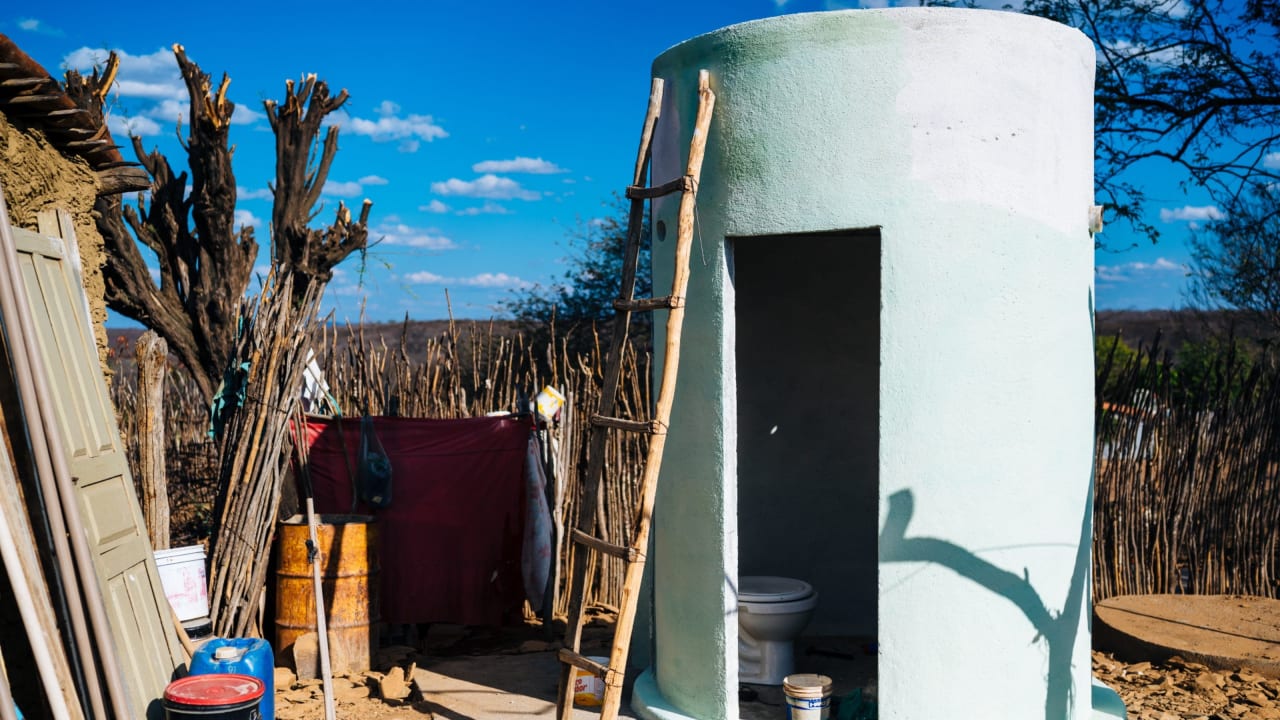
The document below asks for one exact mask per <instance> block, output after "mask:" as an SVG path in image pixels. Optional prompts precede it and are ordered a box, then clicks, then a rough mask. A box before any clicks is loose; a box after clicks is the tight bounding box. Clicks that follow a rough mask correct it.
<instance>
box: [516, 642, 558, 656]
mask: <svg viewBox="0 0 1280 720" xmlns="http://www.w3.org/2000/svg"><path fill="white" fill-rule="evenodd" d="M550 649H551V643H549V642H547V641H546V640H525V641H524V642H522V643H520V649H519V650H518V652H521V653H536V652H546V651H548V650H550Z"/></svg>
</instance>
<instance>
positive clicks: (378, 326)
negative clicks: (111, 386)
mask: <svg viewBox="0 0 1280 720" xmlns="http://www.w3.org/2000/svg"><path fill="white" fill-rule="evenodd" d="M1233 325H1234V327H1235V335H1236V337H1239V338H1244V339H1249V340H1256V339H1259V338H1263V337H1267V336H1268V335H1269V334H1273V333H1270V332H1269V331H1268V329H1267V328H1266V327H1265V326H1262V325H1260V324H1258V323H1256V322H1252V321H1250V320H1249V319H1247V318H1246V317H1245V316H1244V315H1243V314H1242V313H1232V312H1224V311H1218V312H1203V311H1199V310H1099V311H1098V312H1097V314H1096V315H1095V317H1094V327H1095V330H1096V332H1097V334H1098V336H1099V337H1104V336H1111V335H1115V334H1117V333H1119V334H1120V336H1121V337H1122V338H1124V341H1125V342H1126V343H1128V344H1129V345H1130V346H1131V347H1135V348H1136V347H1139V346H1142V347H1147V348H1149V347H1151V344H1152V343H1153V342H1155V340H1156V337H1157V336H1159V338H1160V347H1161V348H1163V349H1165V350H1170V351H1176V350H1177V349H1178V348H1179V347H1182V344H1183V343H1184V342H1188V341H1190V342H1200V341H1203V340H1205V339H1206V338H1209V337H1214V336H1225V335H1227V333H1228V332H1230V330H1231V328H1232V326H1233ZM455 326H456V328H457V331H458V334H459V336H461V337H465V336H467V335H470V334H471V333H472V332H476V333H480V334H485V335H487V334H489V333H491V332H492V333H493V334H495V335H499V336H504V337H511V336H513V335H515V334H516V333H517V332H518V328H517V326H516V323H515V322H514V321H511V320H492V321H490V320H459V321H457V322H456V323H455ZM448 329H449V321H448V320H411V321H409V322H408V323H404V322H388V323H365V325H364V326H363V327H361V326H356V325H353V326H350V327H348V326H346V325H339V326H338V328H337V332H338V336H337V343H338V346H339V347H340V348H341V347H346V344H347V342H348V339H349V337H350V335H351V334H352V333H355V334H357V336H358V335H359V334H360V333H363V335H364V339H365V341H366V342H372V343H380V342H385V343H386V344H387V346H388V347H393V348H394V347H398V346H399V344H400V338H401V337H402V336H403V337H404V338H405V351H406V352H407V353H408V354H409V357H410V358H420V357H421V356H422V353H423V352H425V350H426V347H427V341H428V340H430V339H431V338H440V337H443V336H444V334H445V333H446V332H447V331H448ZM141 334H142V330H141V329H139V328H107V337H109V338H110V341H111V345H112V347H113V348H115V349H116V350H117V351H118V352H120V353H121V354H122V356H123V357H125V358H129V357H132V355H133V344H134V342H135V341H136V340H137V339H138V336H139V335H141Z"/></svg>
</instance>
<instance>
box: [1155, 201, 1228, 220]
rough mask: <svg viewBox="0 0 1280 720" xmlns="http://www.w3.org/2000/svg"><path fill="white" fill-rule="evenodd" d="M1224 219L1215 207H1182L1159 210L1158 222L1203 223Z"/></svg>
mask: <svg viewBox="0 0 1280 720" xmlns="http://www.w3.org/2000/svg"><path fill="white" fill-rule="evenodd" d="M1224 217H1226V215H1223V214H1222V211H1221V210H1219V209H1218V208H1217V206H1215V205H1183V206H1182V207H1180V208H1160V222H1164V223H1169V222H1176V221H1179V220H1182V221H1190V222H1203V221H1205V220H1221V219H1222V218H1224Z"/></svg>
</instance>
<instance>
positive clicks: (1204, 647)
mask: <svg viewBox="0 0 1280 720" xmlns="http://www.w3.org/2000/svg"><path fill="white" fill-rule="evenodd" d="M1217 603H1218V605H1221V607H1218V605H1207V606H1205V607H1202V608H1199V609H1200V610H1201V611H1202V612H1204V613H1205V617H1204V618H1202V619H1200V620H1197V621H1196V624H1197V625H1211V626H1212V627H1214V628H1215V631H1217V637H1216V638H1214V639H1213V640H1211V641H1210V640H1205V639H1203V638H1200V639H1198V640H1197V650H1198V651H1199V652H1200V653H1206V654H1209V655H1210V656H1212V657H1215V658H1218V659H1219V660H1221V661H1220V662H1212V663H1211V664H1205V663H1203V662H1198V661H1196V660H1190V659H1186V658H1184V657H1181V656H1178V655H1173V656H1172V657H1169V656H1168V655H1167V653H1165V654H1164V656H1163V657H1161V658H1158V659H1156V656H1152V658H1153V659H1144V658H1142V657H1137V656H1135V655H1134V654H1133V653H1134V652H1136V651H1135V649H1134V648H1132V647H1127V648H1126V649H1125V652H1124V653H1122V656H1121V657H1117V656H1116V655H1115V654H1113V653H1110V652H1103V651H1100V650H1095V651H1094V653H1093V673H1094V676H1095V677H1097V678H1098V679H1100V680H1102V681H1103V682H1104V683H1106V684H1107V685H1108V686H1110V687H1111V688H1112V689H1114V690H1115V691H1116V692H1118V693H1119V694H1120V697H1121V698H1122V699H1123V700H1124V702H1125V706H1126V708H1127V710H1128V715H1129V718H1131V720H1280V677H1275V676H1276V675H1277V674H1276V673H1273V672H1269V671H1264V672H1259V671H1258V670H1256V669H1252V668H1249V667H1248V666H1247V665H1241V664H1236V665H1231V664H1230V660H1229V659H1230V657H1231V656H1230V655H1229V654H1228V653H1229V651H1231V650H1232V648H1235V647H1236V644H1238V642H1239V641H1240V640H1242V639H1244V638H1242V636H1244V635H1246V632H1244V631H1245V630H1248V639H1251V640H1256V639H1257V633H1256V623H1257V622H1258V618H1257V612H1266V611H1269V610H1270V609H1271V607H1270V603H1275V605H1274V608H1275V609H1276V611H1277V619H1276V623H1275V624H1274V625H1272V627H1276V628H1280V602H1276V601H1266V602H1265V603H1263V602H1261V601H1258V600H1257V599H1250V602H1249V603H1248V605H1249V607H1250V608H1251V609H1252V612H1251V613H1250V614H1249V615H1248V616H1247V617H1245V621H1246V622H1248V623H1250V625H1249V627H1248V628H1245V627H1243V626H1242V627H1240V628H1236V629H1234V630H1233V629H1232V628H1230V627H1225V626H1224V625H1223V623H1224V620H1223V618H1229V617H1233V615H1232V609H1238V608H1240V607H1241V603H1240V598H1238V597H1231V596H1222V599H1221V600H1220V601H1217ZM1165 605H1167V603H1163V602H1158V603H1156V604H1155V605H1153V606H1152V607H1153V608H1158V607H1163V606H1165ZM1215 608H1216V609H1215ZM1152 612H1153V613H1155V614H1161V612H1160V611H1155V610H1153V611H1152ZM1165 614H1167V613H1165ZM1178 623H1179V624H1182V625H1185V624H1187V623H1186V621H1185V619H1184V620H1179V621H1178ZM1096 629H1097V628H1096V627H1095V630H1096ZM611 632H612V628H611V626H610V624H609V622H608V618H600V619H597V620H596V621H595V622H593V623H592V624H591V625H590V626H588V627H587V628H586V629H585V630H584V633H583V648H584V650H586V651H587V652H592V651H596V652H595V654H605V653H607V648H608V643H609V641H610V638H611ZM1276 632H1277V634H1278V635H1280V630H1277V631H1276ZM561 634H562V630H561V628H559V627H557V628H555V630H554V634H553V635H552V636H551V637H548V636H547V634H546V633H545V632H544V631H543V629H542V628H541V627H540V626H538V625H536V624H529V625H524V626H520V627H511V628H502V629H476V628H462V627H458V626H432V627H431V628H430V629H429V630H428V632H427V634H426V637H425V639H423V640H422V641H420V642H415V643H414V645H413V646H410V645H390V646H387V647H384V648H383V649H382V650H381V651H380V652H379V655H378V657H377V659H376V661H375V669H374V670H372V671H370V672H367V673H361V674H358V675H353V676H342V677H337V678H335V680H334V686H335V691H334V696H335V698H336V700H337V702H336V707H337V717H338V718H341V719H343V720H347V719H350V720H420V719H422V718H440V719H441V720H489V719H490V718H501V717H505V716H520V717H542V718H552V717H554V715H555V696H556V686H557V683H558V671H559V667H560V666H559V663H558V661H557V660H556V657H555V650H556V649H557V648H559V647H560V644H559V642H558V639H559V638H560V636H561ZM1095 637H1096V635H1095ZM832 647H835V646H827V645H821V644H820V645H819V646H813V647H807V649H803V650H802V649H801V648H800V647H799V646H798V647H797V658H798V661H800V660H806V661H817V660H822V661H824V662H830V661H832V660H833V659H838V658H840V657H843V658H846V660H847V661H848V662H851V663H852V664H850V665H848V666H846V667H843V668H840V669H839V670H837V671H836V672H833V673H832V676H833V677H836V676H857V675H858V674H859V673H861V674H864V675H865V674H872V675H873V674H874V664H875V662H874V655H868V656H867V657H865V658H864V657H861V655H862V654H863V653H859V652H858V651H857V648H856V647H849V648H837V649H838V650H840V652H837V651H836V650H832ZM1277 649H1278V650H1280V646H1278V647H1277ZM1197 657H1198V658H1200V659H1204V656H1203V655H1198V656H1197ZM805 671H806V672H807V671H808V670H805ZM1269 676H1270V677H1269ZM744 687H745V686H744ZM752 687H754V686H752ZM869 689H870V693H871V695H872V696H873V695H874V677H871V678H870V681H869ZM753 700H754V702H753V703H751V705H750V706H748V704H746V703H744V706H743V717H753V718H754V717H760V718H764V717H773V716H774V711H776V712H777V713H778V714H777V715H776V717H778V718H781V717H783V714H781V713H783V712H785V711H784V710H783V709H782V707H781V704H780V703H769V702H768V700H769V698H766V697H763V696H762V697H760V698H756V699H753ZM774 705H776V706H777V707H774ZM575 715H576V717H579V718H584V719H585V718H594V717H597V715H596V713H595V712H594V711H593V710H591V709H579V710H577V711H576V713H575ZM276 717H277V718H279V720H323V718H324V703H323V695H322V693H321V691H320V681H319V680H307V681H302V682H297V681H295V680H294V679H293V678H292V673H289V672H288V671H285V670H278V671H277V683H276ZM622 717H624V718H632V717H634V715H633V714H631V713H630V712H629V709H628V708H627V707H626V706H624V707H623V714H622Z"/></svg>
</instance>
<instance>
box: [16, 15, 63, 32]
mask: <svg viewBox="0 0 1280 720" xmlns="http://www.w3.org/2000/svg"><path fill="white" fill-rule="evenodd" d="M18 29H19V30H25V31H26V32H30V33H38V34H40V35H53V36H57V37H61V36H62V31H61V30H59V29H58V28H55V27H50V26H48V25H45V24H44V21H43V20H40V19H38V18H22V19H21V20H19V21H18Z"/></svg>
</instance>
